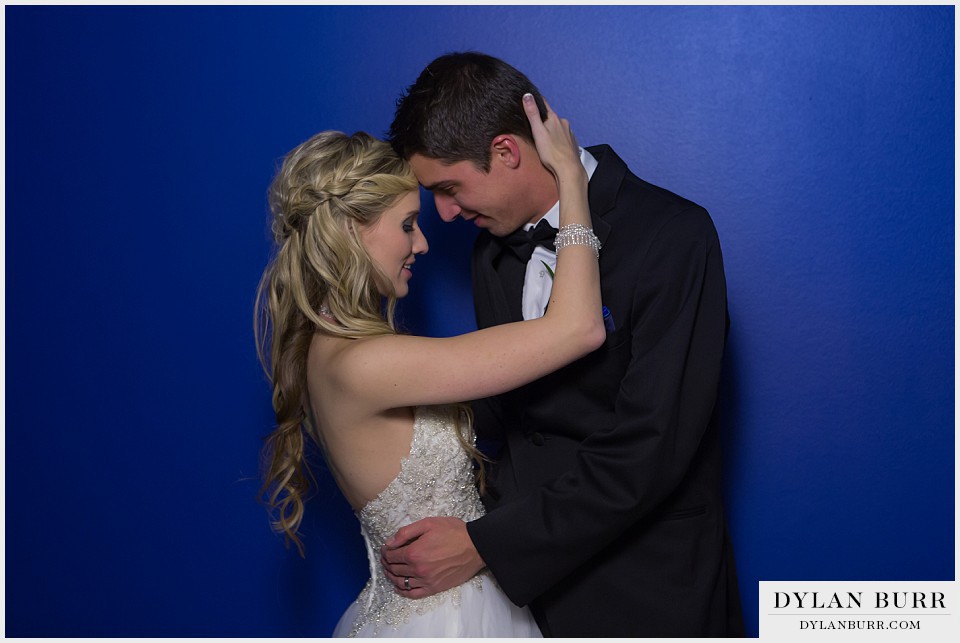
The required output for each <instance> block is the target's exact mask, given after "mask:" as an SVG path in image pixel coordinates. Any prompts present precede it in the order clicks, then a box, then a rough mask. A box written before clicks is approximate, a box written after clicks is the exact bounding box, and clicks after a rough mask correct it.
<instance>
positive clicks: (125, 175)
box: [5, 6, 955, 637]
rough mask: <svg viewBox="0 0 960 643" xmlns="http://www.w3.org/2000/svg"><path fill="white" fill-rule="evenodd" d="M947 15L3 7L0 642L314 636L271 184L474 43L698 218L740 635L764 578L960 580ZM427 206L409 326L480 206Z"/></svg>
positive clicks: (432, 308)
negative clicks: (270, 236) (263, 497)
mask: <svg viewBox="0 0 960 643" xmlns="http://www.w3.org/2000/svg"><path fill="white" fill-rule="evenodd" d="M954 37H955V36H954V14H953V8H952V7H925V8H905V7H879V8H877V7H872V8H871V7H737V8H729V7H725V8H724V7H692V8H685V7H668V8H658V7H606V8H594V7H569V8H556V7H525V8H520V7H463V8H454V7H441V8H432V7H421V8H406V7H386V8H385V7H366V8H345V7H287V8H265V7H156V8H150V7H133V8H131V7H84V8H70V7H39V8H30V7H23V6H17V7H7V8H6V338H5V339H6V463H5V466H6V634H7V635H10V636H86V637H98V636H231V637H232V636H307V635H326V634H327V633H329V632H330V630H331V629H332V627H333V625H334V623H335V622H336V619H337V618H338V616H339V614H340V612H341V611H342V610H343V608H344V607H345V606H346V604H347V603H349V601H350V600H351V599H352V598H353V596H354V595H355V593H356V592H357V591H358V590H359V589H360V587H361V585H362V584H363V582H364V578H365V575H366V565H365V558H364V552H363V547H362V544H361V542H360V538H359V534H358V528H357V526H356V524H355V522H354V521H353V518H352V515H351V514H350V511H349V509H348V507H347V506H346V504H345V503H344V501H343V500H341V499H340V498H339V496H338V494H337V492H336V489H335V488H333V487H332V485H331V483H330V480H329V478H328V477H327V476H326V475H325V474H323V473H321V474H320V482H321V486H320V488H319V490H318V493H317V496H316V497H315V498H314V499H313V500H312V501H311V502H310V504H309V507H308V512H309V515H308V518H307V520H306V523H305V525H304V531H305V533H306V542H307V548H308V558H307V559H306V561H303V560H300V559H299V558H297V557H296V556H295V555H294V554H293V553H292V552H290V551H287V550H285V549H284V548H283V546H282V544H281V542H280V540H279V539H277V538H276V537H275V536H273V535H272V534H271V533H270V532H269V530H268V527H267V521H266V516H265V513H264V512H263V510H262V509H261V508H260V507H259V506H258V505H257V504H256V503H255V502H254V495H255V493H256V489H257V484H256V482H255V477H256V472H257V471H256V470H257V450H258V448H259V444H260V438H261V436H263V435H264V434H265V433H266V432H267V431H268V430H269V428H270V425H271V421H272V414H271V409H270V406H269V399H270V395H269V391H268V387H267V384H266V381H265V379H264V377H263V375H262V374H261V372H260V370H259V367H258V365H257V363H256V359H255V355H254V350H253V340H252V331H251V328H252V321H251V315H252V313H251V308H252V303H253V294H254V289H255V286H256V282H257V279H258V277H259V274H260V271H261V270H262V268H263V265H264V264H265V262H266V259H267V256H268V248H269V246H268V242H267V232H266V206H265V192H266V187H267V184H268V182H269V181H270V178H271V176H272V173H273V171H274V167H275V163H276V162H277V160H278V159H279V158H280V157H281V156H282V155H283V154H284V153H285V152H286V151H287V150H289V149H290V148H291V147H293V146H294V145H296V144H297V143H299V142H300V141H302V140H304V139H306V138H307V137H308V136H310V135H311V134H313V133H314V132H316V131H318V130H321V129H341V130H346V131H354V130H357V129H365V130H368V131H370V132H372V133H374V134H381V135H382V134H383V132H384V131H385V130H386V128H387V126H388V125H389V122H390V119H391V117H392V110H393V105H394V101H395V99H396V98H397V96H398V95H399V93H400V91H401V90H402V89H403V88H404V87H405V86H406V85H408V84H409V83H410V82H412V81H413V80H414V79H415V77H416V76H417V74H418V73H419V71H420V70H421V68H422V67H423V66H424V65H425V64H426V63H427V62H428V61H430V60H431V59H433V58H434V57H435V56H437V55H439V54H441V53H445V52H447V51H452V50H462V49H468V48H474V49H479V50H482V51H485V52H488V53H491V54H494V55H497V56H500V57H502V58H504V59H505V60H507V61H509V62H511V63H512V64H514V65H515V66H516V67H518V68H519V69H521V70H523V71H525V72H526V73H527V74H528V75H529V76H530V77H531V78H532V79H533V80H534V82H535V83H537V84H538V86H539V87H540V89H541V90H542V91H543V92H544V94H545V95H546V96H547V97H548V98H549V100H550V101H551V103H552V104H553V105H554V107H555V108H556V109H557V110H558V111H559V112H560V113H561V114H562V115H564V116H567V117H569V118H570V119H571V120H572V122H573V123H574V126H575V131H576V132H577V134H578V137H579V139H580V141H581V142H582V143H584V144H595V143H601V142H606V143H610V144H612V145H613V146H614V148H615V149H616V150H617V151H618V152H619V153H620V155H621V156H623V157H624V158H625V159H626V160H627V161H628V163H629V164H630V165H631V167H632V168H633V169H634V171H636V173H637V174H639V175H640V176H641V177H643V178H645V179H647V180H649V181H651V182H653V183H656V184H659V185H662V186H664V187H667V188H669V189H671V190H673V191H675V192H678V193H679V194H682V195H684V196H686V197H688V198H691V199H693V200H695V201H697V202H699V203H701V204H703V205H704V206H705V207H707V208H708V209H709V210H710V212H711V214H712V215H713V218H714V220H715V222H716V225H717V228H718V229H719V232H720V236H721V240H722V243H723V249H724V254H725V259H726V268H727V278H728V283H729V297H730V315H731V318H732V323H733V326H732V332H731V336H730V344H729V353H728V359H727V368H726V381H725V388H724V391H723V405H724V418H725V429H726V437H725V443H726V452H725V453H726V460H727V489H726V492H727V497H728V504H729V513H730V518H731V524H732V531H733V536H734V538H735V545H736V553H737V556H738V563H739V570H740V579H741V593H742V595H743V600H744V608H745V613H746V617H747V622H748V627H749V628H750V632H751V634H753V635H756V628H757V581H758V580H857V579H864V580H868V579H869V580H885V579H890V580H945V579H951V578H953V574H954V505H955V503H954V455H953V454H954V449H955V446H954V414H953V404H954V396H953V391H954V360H953V355H954V333H953V328H954V314H953V312H954V308H953V302H954V282H953V275H954V191H953V186H954V131H953V123H954V80H953V79H954V59H953V52H954ZM426 209H427V210H428V212H427V213H426V216H425V221H424V227H425V231H426V234H427V235H428V237H429V238H430V242H431V253H430V255H428V257H427V259H426V260H424V261H418V262H417V268H418V271H417V276H416V279H415V281H414V294H413V295H412V296H411V297H410V298H409V299H408V300H407V301H406V302H405V304H404V306H403V310H402V314H403V317H404V319H405V320H406V324H407V326H408V327H409V328H411V329H413V330H415V331H417V332H420V333H424V334H431V335H445V334H452V333H457V332H461V331H466V330H470V329H471V328H472V327H473V313H472V304H471V300H470V297H469V280H468V271H469V268H468V260H467V256H468V247H469V242H470V239H471V238H472V236H473V234H474V232H473V230H472V229H471V228H470V227H468V226H465V225H463V226H460V225H453V226H447V227H441V224H440V223H439V222H438V220H437V219H436V218H435V216H433V212H432V210H431V206H429V205H427V206H426ZM411 376H412V377H413V376H415V374H411Z"/></svg>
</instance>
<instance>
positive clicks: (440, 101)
mask: <svg viewBox="0 0 960 643" xmlns="http://www.w3.org/2000/svg"><path fill="white" fill-rule="evenodd" d="M527 92H529V93H531V94H533V95H534V97H535V98H536V100H537V106H538V107H539V108H540V117H541V118H546V116H547V110H546V108H545V107H544V104H543V98H542V97H541V96H540V92H539V91H537V88H536V86H535V85H534V84H533V83H531V82H530V79H529V78H527V77H526V76H524V75H523V74H522V73H520V72H519V71H517V70H516V69H514V68H513V67H511V66H510V65H508V64H507V63H505V62H503V61H502V60H500V59H498V58H494V57H493V56H488V55H486V54H481V53H477V52H475V51H467V52H459V53H451V54H445V55H443V56H440V57H439V58H437V59H436V60H434V61H433V62H432V63H430V64H429V65H427V66H426V68H424V70H423V71H422V72H421V73H420V77H419V78H417V80H416V82H414V83H413V84H412V85H410V87H408V88H407V91H406V93H405V94H404V95H402V96H401V97H400V98H399V99H397V110H396V113H395V115H394V118H393V123H391V125H390V132H389V134H388V136H389V140H390V144H391V145H392V146H393V149H394V150H395V151H396V152H397V154H399V155H400V156H401V157H403V158H405V159H409V158H410V157H411V156H413V155H414V154H421V155H423V156H426V157H429V158H434V159H440V160H442V161H448V162H451V163H453V162H456V161H473V163H474V164H476V165H477V166H478V167H480V168H481V169H483V171H484V172H488V171H489V170H490V143H491V142H492V141H493V139H494V137H496V136H498V135H499V134H515V135H517V136H521V137H523V138H524V139H526V140H527V141H530V142H531V143H532V142H533V135H532V134H531V132H530V123H529V122H528V121H527V117H526V115H525V114H524V112H523V106H522V104H521V99H522V97H523V95H524V94H526V93H527Z"/></svg>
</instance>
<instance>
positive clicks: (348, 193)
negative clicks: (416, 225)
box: [254, 131, 482, 555]
mask: <svg viewBox="0 0 960 643" xmlns="http://www.w3.org/2000/svg"><path fill="white" fill-rule="evenodd" d="M416 189H418V187H417V179H416V177H415V176H414V174H413V171H412V170H411V168H410V165H409V164H408V163H407V162H406V161H405V160H403V159H402V158H400V157H398V156H397V155H396V153H394V151H393V150H392V149H391V147H390V146H389V145H388V144H387V143H385V142H383V141H379V140H377V139H375V138H374V137H372V136H370V135H369V134H367V133H365V132H357V133H356V134H354V135H352V136H348V135H346V134H344V133H342V132H335V131H328V132H321V133H319V134H317V135H315V136H313V137H312V138H310V139H309V140H308V141H306V142H304V143H302V144H301V145H299V146H297V147H296V148H294V149H293V150H292V151H290V153H289V154H287V156H286V157H285V158H284V161H283V164H282V166H281V167H280V169H279V171H278V172H277V175H276V177H275V178H274V179H273V182H272V183H271V185H270V191H269V203H270V210H271V213H272V215H273V222H272V226H271V229H272V232H273V237H274V240H275V242H276V248H275V253H274V256H273V258H272V259H271V260H270V263H269V264H268V265H267V268H266V270H264V273H263V276H262V277H261V279H260V284H259V286H258V288H257V299H256V307H255V312H254V331H255V336H256V341H257V353H258V355H259V357H260V362H261V364H262V365H263V367H264V370H265V371H266V373H267V376H268V377H269V378H270V380H271V383H272V385H273V409H274V412H275V414H276V421H277V426H276V428H275V429H274V431H273V432H272V433H271V434H270V435H268V436H267V438H266V440H265V444H264V447H263V461H264V465H263V466H264V483H263V487H262V489H261V496H262V497H263V499H264V501H265V503H266V504H267V506H268V508H269V509H270V510H271V511H272V512H275V517H274V520H273V521H272V526H273V528H274V530H275V531H276V532H278V533H283V534H284V535H285V536H286V538H287V539H288V541H292V542H293V543H294V544H295V545H296V547H297V549H298V550H299V552H300V554H301V555H303V545H302V543H301V541H300V538H299V536H298V534H297V531H298V529H299V526H300V523H301V521H302V519H303V509H304V499H305V496H306V493H307V491H308V490H309V488H310V482H309V475H310V474H309V470H308V468H307V466H306V463H305V461H304V447H305V443H304V433H306V434H307V435H309V436H310V437H311V438H312V439H313V440H314V441H315V442H316V443H317V444H318V445H321V446H322V440H321V436H320V435H319V433H318V431H317V430H316V427H314V426H313V425H312V421H311V417H310V413H309V412H308V409H309V401H308V399H307V393H306V381H307V374H306V364H307V352H308V349H309V347H310V341H311V339H312V337H313V335H314V333H317V332H322V333H327V334H330V335H335V336H338V337H345V338H351V339H358V338H361V337H372V336H377V335H390V334H396V332H397V331H396V327H395V325H394V321H393V313H394V309H395V306H396V297H395V296H394V295H393V294H392V293H391V294H387V295H382V294H381V292H380V289H379V288H378V287H377V284H382V283H389V280H388V279H386V278H385V277H384V275H383V274H382V273H381V272H380V271H379V270H378V268H377V266H376V265H375V263H374V262H373V261H372V260H371V258H370V256H369V254H368V253H367V251H366V250H365V248H364V246H363V244H362V243H361V240H360V235H359V230H358V226H367V225H370V224H372V223H375V222H376V220H377V219H378V218H379V217H380V215H381V214H382V213H383V212H384V210H386V209H387V208H389V207H390V206H392V205H393V204H394V203H396V202H397V201H398V200H399V199H400V198H401V197H403V196H404V195H405V194H407V193H408V192H410V191H412V190H416ZM384 299H385V301H384ZM324 303H326V305H327V306H328V307H329V308H330V311H331V313H332V316H333V317H334V318H336V322H334V321H332V320H330V319H329V318H328V317H326V316H324V315H321V314H320V312H319V311H320V306H321V305H322V304H324ZM460 418H461V419H460V421H459V422H458V427H457V433H458V435H459V437H460V440H461V442H462V443H464V446H465V447H467V449H468V451H469V452H470V453H471V455H472V456H473V457H474V458H479V457H480V456H479V453H478V452H477V450H476V449H475V448H474V447H473V445H472V444H470V443H469V442H468V441H467V440H466V438H465V437H464V436H465V433H466V432H468V431H469V427H470V424H471V416H470V414H469V408H468V407H465V406H464V407H463V412H461V413H460ZM481 471H482V468H481Z"/></svg>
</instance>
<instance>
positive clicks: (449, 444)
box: [333, 406, 540, 638]
mask: <svg viewBox="0 0 960 643" xmlns="http://www.w3.org/2000/svg"><path fill="white" fill-rule="evenodd" d="M456 412H457V411H456V408H455V407H447V406H421V407H417V409H416V411H415V414H414V422H413V441H412V443H411V445H410V455H409V456H408V457H407V458H404V460H403V461H402V463H401V465H400V473H399V474H398V475H397V477H396V478H395V479H394V480H393V482H391V483H390V484H389V485H388V486H387V488H386V489H384V490H383V492H382V493H381V494H380V495H379V496H377V497H376V498H375V499H373V500H372V501H370V502H369V503H368V504H367V505H366V506H365V507H364V508H363V509H362V510H361V511H360V512H359V513H358V514H357V517H358V518H359V520H360V528H361V533H362V534H363V538H364V540H365V541H366V544H367V557H368V559H369V561H370V580H369V581H368V582H367V585H366V587H364V588H363V591H362V592H360V596H359V597H358V598H357V600H356V601H354V602H353V604H351V605H350V607H348V608H347V611H346V612H345V613H344V614H343V616H342V617H341V618H340V622H339V623H338V624H337V627H336V629H335V630H334V632H333V635H334V636H383V637H420V638H431V637H481V636H482V637H504V638H513V637H540V630H539V629H537V625H536V623H535V622H534V620H533V615H532V614H531V613H530V610H529V609H528V608H520V607H517V606H516V605H514V604H513V603H511V602H510V599H508V598H507V597H506V595H505V594H504V593H503V592H502V591H501V590H500V588H499V587H498V586H497V584H496V581H494V579H493V576H491V575H490V573H489V572H487V571H483V572H481V573H480V574H478V575H476V576H474V577H473V578H472V579H470V580H469V581H467V582H466V583H464V584H463V585H460V586H459V587H454V588H452V589H449V590H447V591H445V592H441V593H439V594H436V595H435V596H430V597H428V598H422V599H418V600H415V599H411V598H406V597H404V596H401V595H400V594H398V593H397V592H396V591H395V590H394V586H393V584H392V583H390V581H388V580H387V577H386V575H385V574H384V572H383V568H382V567H381V566H380V553H379V552H380V547H381V546H382V545H383V543H385V542H386V541H387V539H388V538H390V537H391V536H393V534H394V533H395V532H396V531H397V529H399V528H400V527H402V526H404V525H407V524H410V523H412V522H414V521H416V520H419V519H421V518H427V517H429V516H454V517H457V518H460V519H462V520H464V521H469V520H473V519H475V518H479V517H480V516H482V515H483V505H482V504H481V503H480V497H479V495H478V494H477V490H476V487H475V486H474V481H473V471H472V464H471V460H470V458H469V456H468V455H467V454H466V452H464V450H463V447H461V445H460V442H459V440H458V439H457V435H456V426H455V418H456Z"/></svg>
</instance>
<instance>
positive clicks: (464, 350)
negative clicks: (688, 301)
mask: <svg viewBox="0 0 960 643" xmlns="http://www.w3.org/2000/svg"><path fill="white" fill-rule="evenodd" d="M523 106H524V110H525V112H526V114H527V117H528V119H529V121H530V126H531V129H532V133H533V139H534V142H535V144H536V147H537V152H538V154H539V155H540V161H541V162H542V163H543V165H544V166H545V167H547V169H549V170H550V171H551V173H552V174H553V175H554V177H555V178H556V181H557V185H558V189H559V193H560V231H559V233H558V234H557V240H556V248H557V251H558V262H557V268H556V273H555V280H556V281H555V284H554V286H553V291H552V294H551V298H550V304H549V307H548V310H547V313H546V314H545V315H544V316H543V317H542V318H539V319H533V320H530V321H523V322H518V323H513V324H506V325H502V326H495V327H493V328H488V329H485V330H480V331H477V332H473V333H468V334H466V335H460V336H458V337H450V338H443V339H433V338H425V337H413V336H409V335H402V334H399V333H398V332H397V331H396V329H395V327H394V323H393V318H392V316H393V310H394V305H395V303H396V300H397V299H398V298H400V297H404V296H405V295H406V294H407V292H408V289H409V282H410V279H411V278H412V277H413V268H414V264H415V262H416V260H417V256H418V255H422V254H424V253H426V252H427V249H428V245H427V240H426V239H425V238H424V236H423V234H422V233H421V231H420V228H419V227H418V225H417V216H418V213H419V210H420V196H419V189H418V185H417V181H416V178H415V177H414V175H413V172H412V170H411V169H410V167H409V165H408V164H407V163H406V162H405V161H403V160H402V159H400V158H398V157H397V156H396V155H395V154H394V153H393V152H392V150H391V149H390V147H389V145H387V144H386V143H383V142H381V141H378V140H376V139H374V138H372V137H370V136H369V135H367V134H364V133H362V132H360V133H357V134H354V135H353V136H347V135H345V134H342V133H339V132H322V133H320V134H317V135H316V136H314V137H313V138H311V139H310V140H308V141H306V142H305V143H303V144H302V145H300V146H298V147H297V148H295V149H294V150H293V151H291V152H290V153H289V154H288V155H287V157H286V158H285V160H284V163H283V165H282V167H281V168H280V170H279V172H278V173H277V176H276V178H275V179H274V181H273V183H272V185H271V188H270V204H271V210H272V212H273V216H274V220H273V233H274V236H275V239H276V242H277V248H276V253H275V256H274V258H273V259H272V260H271V262H270V264H269V265H268V267H267V269H266V271H265V272H264V275H263V278H262V280H261V283H260V288H259V290H258V296H257V311H258V320H259V321H258V324H257V340H258V348H259V349H260V356H261V360H262V361H263V363H264V365H265V368H267V370H268V373H269V374H270V377H271V382H272V385H273V406H274V410H275V412H276V419H277V427H276V429H275V430H274V431H273V433H272V434H271V435H270V436H268V438H267V441H266V444H265V446H264V454H265V467H266V472H265V483H264V494H265V497H266V500H267V503H268V505H269V506H270V507H271V508H272V509H273V510H274V513H275V520H274V522H273V527H274V529H275V530H276V531H278V532H279V533H283V534H284V535H285V536H286V538H287V539H288V540H289V541H291V542H293V543H294V544H295V545H296V547H297V548H298V550H300V553H301V555H302V554H303V547H302V543H301V541H300V539H299V537H298V534H297V530H298V527H299V525H300V522H301V519H302V518H303V510H304V495H305V493H306V491H307V488H308V477H309V472H308V471H307V470H306V464H305V462H304V459H303V454H304V435H308V436H309V437H310V438H311V439H313V440H315V441H316V442H317V443H318V444H319V445H320V446H321V447H322V449H323V453H324V456H325V458H326V461H327V463H328V465H329V468H330V471H331V472H332V474H333V476H334V478H335V480H336V482H337V484H338V485H339V487H340V489H341V491H342V492H343V494H344V496H345V497H346V499H347V500H348V501H349V502H350V504H351V506H352V507H353V509H354V511H355V512H356V515H357V517H358V519H359V520H360V523H361V531H362V533H363V537H364V540H365V542H366V545H367V551H368V555H369V562H370V575H371V578H370V581H369V582H368V583H367V585H366V587H365V588H364V589H363V591H362V592H361V594H360V596H359V597H358V598H357V600H356V601H355V602H354V603H353V604H352V605H351V606H350V607H349V608H348V609H347V611H346V613H345V614H344V615H343V617H342V618H341V620H340V622H339V624H338V625H337V627H336V630H335V632H334V636H390V637H397V636H422V637H439V636H458V637H472V636H484V637H488V636H493V637H522V636H540V632H539V630H538V629H537V626H536V624H535V623H534V621H533V617H532V616H531V614H530V613H529V610H528V608H519V607H517V606H515V605H513V604H512V603H511V602H510V601H509V599H507V598H506V596H505V595H504V594H503V593H502V592H501V591H500V590H499V588H498V587H497V585H496V582H495V580H494V579H493V577H492V576H491V575H490V574H489V572H488V571H485V570H484V571H481V572H480V573H479V574H477V575H476V576H474V578H473V579H471V580H470V581H468V582H467V583H464V584H463V585H461V586H459V587H454V588H453V589H450V590H447V591H446V592H441V593H440V594H437V595H435V596H431V597H429V598H426V599H422V600H415V599H413V598H410V597H409V596H405V595H404V594H405V592H409V591H410V590H414V589H416V585H415V584H411V579H405V581H404V587H403V589H400V590H397V589H395V588H394V586H393V585H392V584H391V583H390V582H389V580H388V579H387V578H386V576H385V575H384V572H383V570H382V568H381V567H380V564H379V553H378V552H379V550H380V547H381V546H382V545H383V543H384V542H385V541H386V540H387V539H388V538H389V537H390V536H391V535H393V533H394V532H395V531H396V530H397V529H398V528H399V527H401V526H403V525H405V524H409V523H411V522H413V521H415V520H418V519H420V518H424V517H427V516H454V517H457V518H460V519H462V520H465V521H469V520H472V519H476V518H478V517H479V516H481V515H482V513H483V506H482V505H481V504H480V499H479V495H478V491H477V485H475V484H474V471H475V470H476V471H478V472H482V463H481V462H480V460H482V456H481V455H480V453H479V452H478V451H477V449H476V448H475V446H474V445H473V438H472V436H473V432H472V427H471V416H470V414H469V408H468V407H467V406H465V405H464V404H462V403H461V402H463V401H464V400H474V399H479V398H484V397H488V396H491V395H497V394H499V393H504V392H506V391H509V390H511V389H514V388H517V387H519V386H522V385H524V384H526V383H528V382H531V381H533V380H535V379H538V378H540V377H542V376H544V375H546V374H547V373H550V372H551V371H554V370H556V369H558V368H560V367H562V366H565V365H566V364H569V363H570V362H572V361H574V360H576V359H579V358H580V357H582V356H584V355H586V354H587V353H589V352H590V351H593V350H595V349H596V348H598V347H599V346H600V345H601V344H602V342H603V340H604V327H603V321H602V319H601V315H600V311H601V303H600V288H599V272H598V269H597V253H598V250H599V243H598V242H597V241H596V237H595V236H594V235H593V233H592V231H590V230H588V228H589V226H590V215H589V212H588V209H587V177H586V173H585V171H584V169H583V166H582V165H581V163H580V160H579V154H578V147H577V143H576V139H575V138H574V136H573V134H572V132H571V131H570V127H569V124H568V123H567V122H566V121H565V120H561V119H559V118H558V117H557V115H556V114H554V113H553V112H552V110H550V108H549V106H548V107H547V119H546V120H545V121H541V119H540V115H539V112H538V111H537V107H536V104H535V103H534V102H533V100H532V97H531V98H527V97H525V98H524V101H523ZM481 477H482V476H481ZM481 487H482V480H481Z"/></svg>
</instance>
